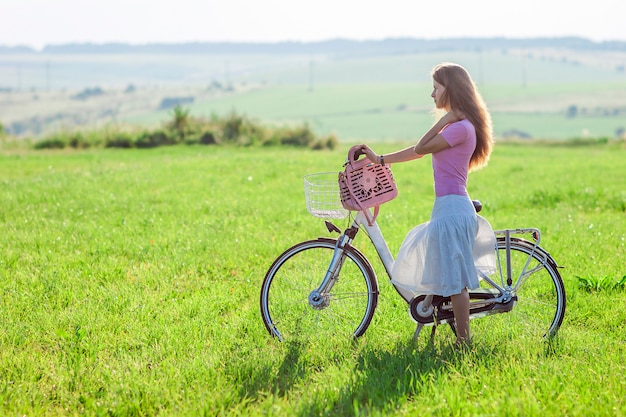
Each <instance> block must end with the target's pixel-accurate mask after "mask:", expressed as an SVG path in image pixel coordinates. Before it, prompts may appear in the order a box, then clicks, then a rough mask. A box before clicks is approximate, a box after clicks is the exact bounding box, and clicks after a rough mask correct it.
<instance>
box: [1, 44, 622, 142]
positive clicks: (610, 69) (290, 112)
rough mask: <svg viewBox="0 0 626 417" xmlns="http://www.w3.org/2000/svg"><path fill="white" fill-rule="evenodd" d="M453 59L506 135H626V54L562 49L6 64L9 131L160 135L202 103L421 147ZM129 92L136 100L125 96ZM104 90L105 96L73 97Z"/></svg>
mask: <svg viewBox="0 0 626 417" xmlns="http://www.w3.org/2000/svg"><path fill="white" fill-rule="evenodd" d="M444 60H449V61H455V62H459V63H461V64H463V65H465V66H466V67H467V68H468V70H469V71H470V72H471V73H472V74H473V76H474V79H475V81H476V82H477V84H478V85H479V87H480V89H481V92H482V93H483V96H484V97H485V100H486V101H487V104H488V105H489V107H490V109H491V111H492V114H493V118H494V125H495V130H496V133H497V134H498V136H501V137H504V136H511V135H515V134H521V135H528V136H530V137H533V138H547V139H568V138H574V137H585V136H592V137H598V136H606V137H615V136H616V135H619V134H620V132H622V131H623V130H624V129H625V128H626V122H624V120H626V74H625V73H624V72H623V71H619V70H618V68H619V67H620V63H622V64H623V63H625V62H626V54H615V53H609V52H606V53H603V54H602V53H598V52H589V53H588V54H584V53H580V52H575V53H574V52H571V53H569V54H568V53H567V52H563V51H554V50H534V51H515V50H511V51H506V52H504V51H495V50H494V51H484V52H454V53H423V54H407V55H393V56H383V57H381V56H377V57H344V58H342V57H331V56H321V55H320V56H287V57H283V56H279V57H277V56H261V55H256V56H255V55H244V56H196V55H192V56H184V55H183V56H176V57H171V56H150V55H148V56H128V55H124V56H115V55H112V56H110V55H104V56H78V57H73V56H60V57H56V56H55V57H54V58H51V57H48V58H46V57H41V56H35V57H27V58H25V57H19V56H18V57H11V56H9V57H7V56H0V76H1V77H0V80H2V82H3V83H6V86H2V85H0V87H5V88H11V91H10V92H6V91H5V92H0V122H1V123H3V124H4V125H5V126H7V127H8V128H9V129H11V126H17V125H18V124H19V125H20V126H21V127H23V128H24V133H25V134H28V132H31V133H30V134H31V135H33V134H35V135H37V134H41V133H42V132H45V131H50V129H59V128H74V127H75V126H79V127H83V128H85V127H86V128H93V127H95V126H102V125H105V124H120V123H123V124H125V123H128V124H132V125H139V126H155V125H158V124H160V123H162V122H163V121H164V120H166V119H168V118H169V116H170V112H169V111H168V110H159V103H160V102H161V100H163V99H164V98H171V97H186V98H189V97H191V98H193V103H192V104H189V105H188V107H189V108H190V110H191V114H192V115H195V116H199V117H204V116H210V115H211V114H212V113H217V114H224V113H228V112H231V111H237V112H238V113H244V114H247V115H249V116H250V117H254V118H257V119H261V120H263V121H267V122H269V123H290V122H297V123H300V122H302V121H303V120H307V121H308V122H309V123H310V124H311V125H312V126H313V127H314V128H315V129H316V130H318V131H319V132H320V133H322V134H326V133H330V132H335V133H337V134H338V136H339V138H340V140H343V141H349V140H351V139H354V138H367V139H371V140H390V139H395V140H405V139H410V140H413V139H415V138H417V137H418V136H419V134H420V133H421V132H422V131H423V130H424V129H425V128H426V127H427V126H428V125H429V124H430V123H431V118H430V114H429V111H430V109H431V108H432V101H431V99H430V97H429V95H430V89H431V81H430V79H429V71H430V69H431V68H432V66H433V65H434V64H436V63H438V62H441V61H444ZM129 85H132V86H133V87H135V88H134V91H133V92H131V93H128V92H126V93H125V92H124V90H125V89H126V88H128V86H129ZM15 86H19V88H15ZM29 86H30V87H29ZM95 86H101V87H102V88H103V90H104V94H103V95H101V96H98V97H90V98H88V99H87V100H82V101H80V100H76V99H72V98H71V96H73V95H76V94H77V93H78V92H80V91H81V89H84V88H86V87H90V88H91V87H95ZM48 89H50V90H52V91H48ZM18 90H19V91H18ZM25 90H27V91H25ZM572 109H574V110H575V113H574V114H572ZM34 126H37V127H38V131H39V133H37V131H33V127H34ZM29 129H30V130H29Z"/></svg>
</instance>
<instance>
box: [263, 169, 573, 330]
mask: <svg viewBox="0 0 626 417" xmlns="http://www.w3.org/2000/svg"><path fill="white" fill-rule="evenodd" d="M337 175H338V173H336V172H334V173H332V172H331V173H328V172H326V173H316V174H309V175H306V176H305V177H304V185H305V196H306V200H307V210H308V211H309V213H310V214H312V215H313V216H315V217H320V218H327V219H341V218H345V217H347V216H348V215H350V220H349V223H348V227H347V228H346V229H345V230H344V231H343V232H342V231H341V230H340V229H339V228H338V227H337V226H336V225H335V224H333V223H332V222H331V221H329V220H325V224H326V228H327V230H328V232H329V233H339V237H337V238H329V237H319V238H317V239H313V240H308V241H304V242H300V243H297V244H295V245H294V246H292V247H290V248H289V249H287V250H285V251H284V252H283V253H282V254H281V255H280V256H278V258H276V260H275V261H274V262H273V264H272V265H271V266H270V268H269V270H268V271H267V273H266V275H265V278H264V280H263V284H262V286H261V293H260V308H261V316H262V318H263V322H264V324H265V327H266V329H267V330H268V332H269V333H270V334H271V335H272V336H274V337H276V338H278V339H279V340H280V341H285V340H289V339H294V338H299V337H316V338H326V337H334V336H335V335H347V336H351V337H353V338H358V337H360V336H362V335H363V334H364V333H365V332H366V330H367V329H368V327H369V325H370V323H371V321H372V318H373V316H374V312H375V310H376V307H377V304H378V297H379V286H378V279H377V277H376V273H375V271H374V269H373V267H372V264H371V263H370V261H369V260H368V259H367V258H366V256H365V255H364V254H363V253H362V252H361V251H359V250H358V249H357V248H356V247H355V246H353V244H352V243H353V241H354V240H355V238H356V237H357V234H358V233H359V231H364V232H365V234H366V235H367V236H368V237H369V239H370V241H371V243H372V244H373V246H374V248H375V250H376V252H377V253H378V256H379V258H380V261H381V262H382V265H383V266H384V269H385V272H386V273H387V276H388V277H389V280H390V281H389V282H390V283H391V284H392V286H393V287H394V288H395V289H396V291H397V293H398V294H399V295H400V296H401V297H402V298H403V299H404V301H406V302H407V304H408V308H409V315H410V317H411V318H412V319H413V320H414V321H415V323H416V324H417V327H416V330H415V333H414V339H417V338H418V337H419V334H420V331H421V330H422V328H423V327H424V326H433V330H432V333H431V338H432V337H434V334H435V330H436V329H437V326H438V325H440V324H446V323H447V324H449V326H450V327H451V329H452V331H453V332H455V333H456V328H455V325H454V317H453V314H452V306H451V302H450V298H449V297H441V296H432V295H428V296H426V295H419V296H414V295H413V293H411V292H409V291H407V290H405V289H403V288H400V287H398V286H396V285H395V284H394V283H393V282H391V274H390V271H391V270H392V267H393V263H394V258H393V256H392V255H391V252H390V250H389V247H388V245H387V242H386V241H385V239H384V237H383V235H382V232H381V229H380V227H379V225H378V223H377V222H376V221H375V220H374V222H373V223H372V222H371V220H370V221H368V218H369V219H371V218H372V216H371V211H370V212H369V213H365V212H364V211H358V212H357V214H356V216H354V217H353V216H352V214H351V213H352V212H348V211H347V210H345V209H344V208H343V207H342V204H341V201H340V196H339V187H338V184H337ZM474 207H475V209H476V211H477V212H479V211H480V210H481V208H482V205H481V204H480V202H479V201H476V200H474ZM366 210H370V209H366ZM366 214H367V215H366ZM494 232H495V235H496V236H495V238H496V239H495V241H496V244H495V245H494V246H495V247H494V250H495V251H496V261H497V268H496V273H495V274H492V275H491V276H487V275H484V274H481V276H480V278H481V279H480V283H481V285H480V288H478V289H476V290H471V291H470V318H471V319H476V318H480V317H486V316H492V315H496V314H498V316H501V317H502V316H507V320H508V321H507V322H506V323H503V324H504V326H512V327H507V328H515V327H520V326H521V327H523V328H524V330H525V331H526V332H529V333H530V335H531V336H533V337H536V338H537V339H541V338H544V339H549V338H552V337H553V336H555V335H556V333H557V331H558V330H559V327H560V326H561V323H562V321H563V317H564V314H565V305H566V294H565V288H564V286H563V280H562V278H561V275H560V273H559V270H558V269H559V268H560V267H559V266H558V265H557V263H556V261H555V260H554V259H553V258H552V256H551V255H550V254H549V253H548V252H547V251H546V250H545V249H543V248H542V247H541V246H539V242H540V240H541V234H540V231H539V230H538V229H536V228H521V229H503V230H495V231H494ZM526 236H529V238H525V237H526Z"/></svg>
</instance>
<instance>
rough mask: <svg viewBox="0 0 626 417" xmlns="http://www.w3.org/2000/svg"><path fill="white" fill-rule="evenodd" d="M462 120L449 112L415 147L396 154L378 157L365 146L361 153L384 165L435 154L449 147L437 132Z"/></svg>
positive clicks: (454, 112) (461, 116)
mask: <svg viewBox="0 0 626 417" xmlns="http://www.w3.org/2000/svg"><path fill="white" fill-rule="evenodd" d="M464 118H465V117H464V116H463V115H462V114H461V113H459V112H458V111H455V110H451V111H449V112H448V113H446V114H445V115H444V116H443V117H442V118H441V119H439V120H438V121H437V123H435V124H434V125H433V127H431V128H430V129H429V130H428V132H426V133H425V134H424V136H422V138H421V139H420V140H419V142H417V144H416V145H415V146H410V147H408V148H405V149H402V150H399V151H397V152H393V153H390V154H385V155H378V154H376V152H374V151H373V150H372V149H370V147H369V146H367V145H365V144H363V145H361V151H362V152H363V153H364V154H365V156H367V159H369V160H370V161H372V162H374V163H375V164H380V163H383V162H384V163H385V164H391V163H396V162H405V161H412V160H414V159H417V158H421V157H423V156H424V155H426V154H429V153H437V152H439V151H442V150H444V149H447V148H449V147H450V145H449V144H448V142H446V140H445V139H444V138H443V136H442V135H441V134H439V132H441V130H442V129H443V128H444V127H446V126H447V125H449V124H450V123H454V122H458V121H459V120H462V119H464ZM381 157H382V160H381Z"/></svg>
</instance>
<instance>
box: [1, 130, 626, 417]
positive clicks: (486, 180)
mask: <svg viewBox="0 0 626 417" xmlns="http://www.w3.org/2000/svg"><path fill="white" fill-rule="evenodd" d="M378 147H379V148H380V151H384V152H388V151H390V150H392V149H393V146H392V145H391V144H384V145H377V148H378ZM346 151H347V147H345V146H344V147H342V149H339V150H336V151H332V152H331V151H324V152H314V151H308V150H296V149H287V148H284V149H252V148H249V149H234V148H227V147H224V148H215V147H182V146H181V147H171V148H158V149H153V150H126V151H123V150H100V151H97V150H91V151H80V152H79V151H63V152H43V151H42V152H29V151H4V152H3V153H2V154H0V181H1V184H2V186H1V187H0V200H1V201H2V207H1V208H0V230H2V232H1V233H0V309H1V311H2V314H1V315H0V414H2V415H28V416H44V415H46V416H49V415H94V416H148V415H160V416H179V415H207V416H208V415H211V416H212V415H224V416H226V415H228V416H231V415H241V416H244V415H245V416H248V415H277V416H293V415H300V416H309V415H311V416H314V415H315V416H317V415H328V416H338V415H339V416H362V415H372V416H377V415H381V416H382V415H385V416H389V415H397V416H401V415H416V414H418V413H420V414H426V415H440V416H450V415H456V416H470V415H485V416H500V415H511V416H546V415H552V416H562V415H570V416H575V415H579V416H588V415H607V416H608V415H610V416H619V415H626V400H625V399H624V396H623V393H624V392H625V391H626V376H625V375H626V365H625V364H624V361H623V358H624V357H625V355H626V345H625V341H626V325H625V324H624V323H626V298H624V292H623V290H610V289H603V288H600V289H599V290H597V291H588V290H587V289H585V288H580V287H579V283H578V282H579V279H578V277H582V278H584V279H587V280H589V281H596V282H597V281H600V280H605V281H606V280H610V281H618V280H620V279H621V278H622V277H623V276H625V275H626V269H625V267H624V259H625V256H626V242H625V239H626V219H625V217H624V216H625V213H626V191H625V189H624V181H623V178H624V176H625V175H626V166H625V165H624V163H623V161H624V157H625V155H626V147H625V146H624V143H623V142H621V143H612V144H611V143H609V144H604V145H595V146H586V147H564V146H533V147H530V146H525V145H515V144H498V146H497V147H496V150H495V152H494V154H493V156H492V160H491V163H490V165H489V166H488V167H487V168H486V169H484V170H482V171H479V172H477V173H474V174H472V175H471V176H470V187H469V190H470V192H471V194H472V197H474V198H479V199H480V200H482V202H483V204H484V206H485V208H484V212H483V214H484V216H485V217H486V218H487V219H488V220H489V221H490V222H491V223H492V225H493V227H494V228H505V227H523V226H528V227H538V228H540V229H541V230H542V233H543V239H542V246H544V247H545V248H546V249H548V250H549V251H550V253H551V254H552V255H553V256H554V258H555V259H556V260H557V261H558V263H559V264H560V265H562V266H564V269H562V270H561V273H562V276H563V279H564V281H565V285H566V290H567V294H568V308H567V312H566V316H565V321H564V323H563V326H562V328H561V332H560V336H559V338H558V339H557V343H553V344H550V345H546V344H545V343H543V342H541V341H537V342H536V343H521V340H520V339H519V338H517V337H516V335H515V334H513V335H511V336H510V337H507V338H498V337H495V338H494V337H493V336H490V334H489V332H488V327H487V326H488V323H489V318H486V319H482V320H477V321H473V322H472V326H473V331H474V344H473V346H472V348H471V349H470V350H469V351H467V352H465V353H459V352H456V351H455V350H454V349H453V346H452V344H453V335H452V333H451V332H449V331H439V332H438V334H437V337H436V338H435V341H434V343H433V344H429V343H428V340H427V339H428V337H427V336H422V338H421V339H420V340H419V341H418V342H417V343H413V342H412V341H411V337H412V333H413V330H414V325H413V323H412V321H411V320H410V319H409V317H408V315H407V311H406V304H405V303H404V302H403V301H402V300H401V299H400V297H398V296H397V295H396V294H395V292H394V290H393V289H392V288H391V286H389V285H386V283H385V280H386V279H385V275H384V272H383V271H382V266H381V265H380V264H379V263H378V262H375V258H374V257H372V258H371V259H372V261H373V264H374V266H375V269H376V271H377V273H378V277H379V280H380V284H381V298H380V301H379V309H378V310H377V312H376V315H375V317H374V321H373V324H372V326H371V327H370V328H369V330H368V332H367V333H366V334H365V335H364V336H363V337H362V338H361V339H359V340H357V341H355V342H351V341H349V340H343V339H338V338H337V339H330V340H319V341H316V342H310V343H304V344H303V343H295V342H294V343H283V344H281V343H279V342H277V341H276V340H273V339H271V338H270V336H269V335H268V334H267V332H266V331H265V328H264V326H263V323H262V321H261V319H260V314H259V311H258V310H259V308H258V295H259V290H260V284H261V281H262V279H263V276H264V274H265V272H266V270H267V268H268V267H269V265H270V264H271V262H272V260H273V259H274V258H275V257H276V256H277V255H278V254H280V253H281V252H282V251H283V250H284V249H286V248H287V247H288V246H290V245H292V244H294V243H296V242H298V241H301V240H304V239H310V238H314V237H317V236H322V235H324V236H325V235H327V234H328V233H327V232H326V231H325V229H324V225H323V222H322V221H321V220H320V219H315V218H313V217H311V216H310V215H308V213H307V212H306V210H305V206H304V199H303V192H302V176H303V175H304V174H307V173H311V172H318V171H338V170H339V169H340V168H341V165H342V163H343V161H344V159H345V152H346ZM393 169H394V174H395V177H396V179H397V182H398V187H399V190H400V196H399V197H398V198H397V199H396V200H394V201H392V202H390V203H388V204H387V205H385V206H384V207H382V212H381V215H380V217H379V223H380V225H381V228H382V229H383V231H384V233H385V237H386V239H387V241H388V242H389V245H390V248H391V250H392V253H396V252H397V249H398V247H399V245H400V243H401V241H402V239H403V238H404V235H405V233H406V231H407V230H408V229H410V228H411V227H412V226H414V225H415V224H417V223H421V222H423V221H425V220H426V219H427V218H428V216H429V210H430V207H431V204H432V199H433V195H432V194H433V192H432V178H431V175H432V174H431V168H430V162H429V158H426V159H424V160H420V161H416V162H414V163H409V164H399V165H394V167H393ZM340 223H341V225H343V222H340ZM358 245H359V247H360V249H361V250H363V251H364V252H365V253H366V254H367V255H368V256H369V255H373V251H372V249H371V248H370V247H369V246H368V245H367V244H366V242H365V241H360V243H358Z"/></svg>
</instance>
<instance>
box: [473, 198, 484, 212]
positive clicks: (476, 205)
mask: <svg viewBox="0 0 626 417" xmlns="http://www.w3.org/2000/svg"><path fill="white" fill-rule="evenodd" d="M472 203H473V204H474V210H476V213H478V212H480V211H481V210H482V209H483V205H482V203H481V202H480V201H478V200H472Z"/></svg>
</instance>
